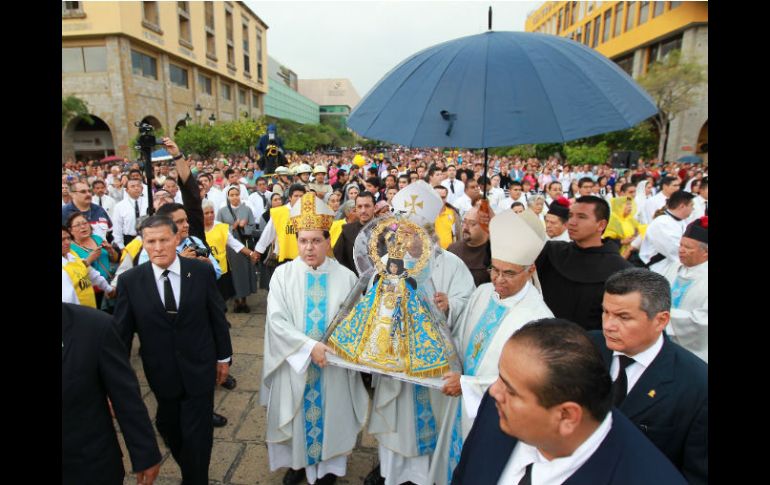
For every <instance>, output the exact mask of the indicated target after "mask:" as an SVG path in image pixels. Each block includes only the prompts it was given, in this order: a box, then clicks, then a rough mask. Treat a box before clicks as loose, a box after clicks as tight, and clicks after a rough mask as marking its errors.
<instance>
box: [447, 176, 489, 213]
mask: <svg viewBox="0 0 770 485" xmlns="http://www.w3.org/2000/svg"><path fill="white" fill-rule="evenodd" d="M479 197H481V191H480V190H479V184H478V182H476V181H475V180H473V179H468V180H467V181H466V182H465V192H464V193H463V195H461V196H460V197H457V198H455V202H454V204H452V205H454V206H455V208H456V209H457V211H458V212H460V217H463V216H465V213H466V212H468V211H469V210H471V208H473V204H474V203H475V202H476V201H477V200H478V199H479ZM450 203H451V202H450Z"/></svg>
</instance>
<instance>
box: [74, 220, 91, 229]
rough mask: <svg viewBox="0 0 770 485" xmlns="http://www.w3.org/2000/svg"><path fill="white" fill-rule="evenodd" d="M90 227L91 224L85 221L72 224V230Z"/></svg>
mask: <svg viewBox="0 0 770 485" xmlns="http://www.w3.org/2000/svg"><path fill="white" fill-rule="evenodd" d="M89 225H90V224H89V223H88V222H86V221H83V222H78V223H77V224H72V226H71V227H72V228H75V227H83V226H89Z"/></svg>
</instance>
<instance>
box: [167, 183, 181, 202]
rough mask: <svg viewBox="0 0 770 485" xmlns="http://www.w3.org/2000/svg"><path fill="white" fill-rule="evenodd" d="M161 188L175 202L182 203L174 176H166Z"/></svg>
mask: <svg viewBox="0 0 770 485" xmlns="http://www.w3.org/2000/svg"><path fill="white" fill-rule="evenodd" d="M163 190H165V191H166V192H168V193H169V194H170V195H171V197H172V198H173V199H174V202H176V203H177V204H181V203H182V193H181V192H180V191H179V185H178V184H177V183H176V179H175V178H171V177H167V178H166V179H165V180H164V181H163Z"/></svg>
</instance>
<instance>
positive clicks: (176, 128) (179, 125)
mask: <svg viewBox="0 0 770 485" xmlns="http://www.w3.org/2000/svg"><path fill="white" fill-rule="evenodd" d="M185 126H187V122H186V121H185V120H179V121H178V122H177V124H176V126H175V127H174V134H175V135H176V132H177V131H179V128H184V127H185Z"/></svg>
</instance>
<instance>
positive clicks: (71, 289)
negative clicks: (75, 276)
mask: <svg viewBox="0 0 770 485" xmlns="http://www.w3.org/2000/svg"><path fill="white" fill-rule="evenodd" d="M61 301H62V303H73V304H75V305H80V300H78V295H77V293H75V286H74V285H73V284H72V279H70V275H69V274H67V272H66V271H64V269H63V268H62V270H61Z"/></svg>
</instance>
